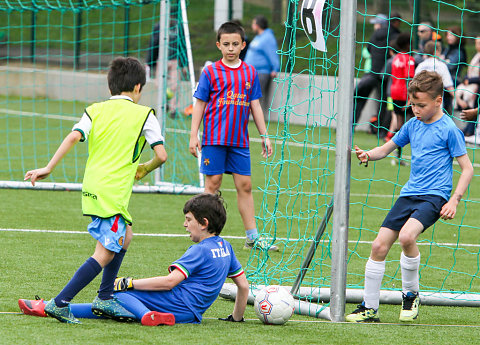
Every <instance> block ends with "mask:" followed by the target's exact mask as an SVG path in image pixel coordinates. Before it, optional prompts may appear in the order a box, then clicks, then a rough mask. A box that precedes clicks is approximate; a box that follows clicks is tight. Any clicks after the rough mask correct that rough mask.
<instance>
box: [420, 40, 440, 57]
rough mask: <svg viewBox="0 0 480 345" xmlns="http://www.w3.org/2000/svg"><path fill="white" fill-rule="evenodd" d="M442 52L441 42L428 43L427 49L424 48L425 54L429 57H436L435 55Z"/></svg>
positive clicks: (426, 44)
mask: <svg viewBox="0 0 480 345" xmlns="http://www.w3.org/2000/svg"><path fill="white" fill-rule="evenodd" d="M441 50H442V46H441V45H440V42H439V41H433V40H432V41H428V42H427V43H425V47H424V48H423V52H424V53H425V54H428V55H432V56H434V55H435V53H439V52H441Z"/></svg>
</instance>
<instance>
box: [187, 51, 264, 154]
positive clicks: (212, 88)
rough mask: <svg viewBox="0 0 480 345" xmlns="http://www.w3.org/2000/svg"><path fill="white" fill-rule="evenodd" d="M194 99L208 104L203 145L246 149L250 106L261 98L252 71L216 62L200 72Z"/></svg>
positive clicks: (243, 67) (241, 66)
mask: <svg viewBox="0 0 480 345" xmlns="http://www.w3.org/2000/svg"><path fill="white" fill-rule="evenodd" d="M193 97H195V98H197V99H200V100H202V101H204V102H206V103H207V105H206V107H205V112H204V114H203V139H202V145H224V146H235V147H248V146H249V137H248V119H249V116H250V102H251V101H254V100H256V99H259V98H260V97H262V91H261V89H260V82H259V81H258V74H257V71H256V70H255V68H253V67H252V66H250V65H248V64H246V63H245V62H242V63H241V64H240V66H239V67H237V68H231V67H229V66H227V65H225V64H224V63H223V62H222V61H221V60H220V61H217V62H215V63H213V64H211V65H209V66H207V67H205V68H204V69H203V71H202V74H201V75H200V79H199V81H198V86H197V89H196V90H195V93H194V95H193Z"/></svg>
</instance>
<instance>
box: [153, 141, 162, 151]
mask: <svg viewBox="0 0 480 345" xmlns="http://www.w3.org/2000/svg"><path fill="white" fill-rule="evenodd" d="M157 145H163V140H160V141H156V142H154V143H153V144H150V147H151V148H152V149H153V148H154V147H155V146H157Z"/></svg>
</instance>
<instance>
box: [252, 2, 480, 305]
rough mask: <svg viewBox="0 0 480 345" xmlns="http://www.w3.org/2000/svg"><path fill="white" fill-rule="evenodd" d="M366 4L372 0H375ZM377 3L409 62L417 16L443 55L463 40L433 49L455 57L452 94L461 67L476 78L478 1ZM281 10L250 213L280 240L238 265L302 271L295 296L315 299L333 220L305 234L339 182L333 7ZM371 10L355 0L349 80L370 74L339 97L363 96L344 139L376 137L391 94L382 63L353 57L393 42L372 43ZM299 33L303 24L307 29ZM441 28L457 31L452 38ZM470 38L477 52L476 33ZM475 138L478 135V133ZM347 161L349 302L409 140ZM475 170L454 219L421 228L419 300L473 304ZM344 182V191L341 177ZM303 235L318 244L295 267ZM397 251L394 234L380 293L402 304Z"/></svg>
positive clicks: (386, 49) (328, 258)
mask: <svg viewBox="0 0 480 345" xmlns="http://www.w3.org/2000/svg"><path fill="white" fill-rule="evenodd" d="M376 3H377V5H378V3H379V2H376ZM384 3H386V4H385V6H384V8H383V9H381V11H383V14H384V15H385V18H386V20H385V21H383V22H382V25H387V26H388V25H389V24H390V23H392V22H393V21H394V20H398V21H399V24H400V26H399V30H400V31H401V32H407V33H409V34H410V35H411V40H410V44H409V49H408V52H409V53H410V54H411V55H412V56H414V57H415V58H416V59H418V60H419V61H422V60H423V59H425V58H426V57H431V55H429V54H426V53H423V52H422V51H419V43H420V42H419V39H420V38H419V36H418V34H419V31H420V30H419V28H421V29H423V28H424V27H423V26H422V25H427V26H428V27H429V29H431V31H432V32H433V33H434V34H437V35H440V36H442V38H443V39H442V48H441V49H442V52H443V53H445V52H448V51H447V49H450V50H452V49H454V48H461V49H465V52H466V60H465V61H454V60H453V57H455V53H453V55H451V56H450V58H448V57H445V56H443V55H442V56H439V57H438V60H441V61H444V62H447V63H449V64H450V65H452V66H451V67H453V68H452V71H453V72H452V75H453V79H454V84H453V90H452V94H453V96H454V97H453V99H455V96H456V95H457V94H458V92H459V90H460V89H461V87H462V86H460V84H461V83H462V81H463V80H464V79H465V78H466V77H468V76H467V70H468V71H470V73H474V72H475V73H476V76H477V77H478V72H479V71H480V65H479V64H478V60H477V62H476V64H475V63H474V64H473V65H472V64H471V61H472V58H474V57H475V54H476V53H477V51H476V50H475V44H476V43H475V42H476V41H475V38H476V37H477V36H476V35H477V34H479V33H480V31H475V30H477V29H478V27H475V25H472V24H473V23H474V22H475V20H476V19H475V18H478V15H479V10H480V8H479V6H478V5H476V3H474V2H467V1H450V2H443V1H435V0H424V1H419V0H414V1H409V2H408V3H407V2H405V1H395V0H391V1H385V2H384ZM288 9H289V16H288V18H287V20H286V22H285V34H284V37H283V39H282V40H281V46H280V49H279V51H278V53H279V54H280V56H281V60H282V71H281V72H282V73H280V75H279V76H278V77H277V78H276V79H275V83H274V93H273V99H272V101H271V105H270V109H269V119H270V121H269V123H268V132H269V135H270V138H271V140H272V142H274V154H273V156H272V157H271V158H269V159H267V160H265V162H264V163H263V164H264V166H263V167H264V168H263V169H264V174H265V184H264V185H262V186H260V187H259V192H260V193H262V202H261V205H260V210H259V211H257V222H258V227H259V229H261V230H262V233H263V235H264V236H265V237H266V238H268V239H271V241H272V243H275V244H277V245H279V246H280V248H281V250H280V252H279V253H269V252H266V251H260V250H257V251H253V252H252V254H251V255H250V259H249V262H248V267H247V269H246V271H247V276H248V279H249V281H250V282H252V283H253V284H254V285H273V284H279V285H285V286H292V285H294V284H295V283H296V281H297V280H298V275H299V272H302V274H303V275H304V276H303V277H302V278H303V280H301V288H300V289H299V290H298V292H297V295H299V296H301V297H303V298H306V299H307V300H309V301H312V302H317V303H319V302H322V301H328V300H329V298H330V296H329V288H330V287H331V283H332V267H331V265H332V246H334V245H335V244H334V243H332V241H331V240H332V233H333V232H334V231H337V230H338V229H333V228H332V224H333V223H332V219H330V220H329V222H328V224H327V227H326V229H325V232H324V233H323V235H322V237H321V238H320V240H319V241H315V238H316V235H317V231H318V229H319V225H320V223H321V221H322V220H323V219H324V217H325V216H326V214H327V210H328V205H329V204H330V203H331V202H332V200H333V195H334V193H340V192H342V191H334V179H335V173H336V171H335V153H336V150H337V149H338V148H339V147H341V145H345V144H344V143H338V142H337V140H336V137H337V136H336V134H337V132H336V127H337V126H338V125H339V123H337V117H338V115H339V114H338V102H339V101H345V99H344V98H343V99H342V95H339V94H338V87H339V85H338V71H339V68H342V66H339V42H340V40H341V33H340V32H339V29H340V16H341V13H340V4H339V1H332V0H330V1H328V0H327V1H307V0H306V1H301V0H300V1H289V7H288ZM378 13H381V12H380V10H376V9H375V8H373V2H372V1H366V0H365V1H358V7H357V13H356V27H357V30H356V43H355V51H356V59H355V69H354V70H355V77H356V85H358V84H359V83H360V82H361V80H362V79H363V78H364V76H366V75H367V74H368V73H369V71H370V73H372V74H374V77H375V78H377V79H378V83H377V84H376V87H374V88H372V89H371V90H370V92H368V94H367V95H366V96H363V95H360V94H357V96H356V97H355V99H349V100H347V101H348V102H354V103H353V104H354V107H358V103H359V102H360V101H365V102H366V105H365V107H364V108H363V112H362V113H360V114H358V116H357V117H356V119H355V122H354V123H353V127H354V131H353V138H352V142H353V144H356V145H358V146H359V147H360V148H363V149H371V148H373V147H375V146H379V145H382V144H383V143H384V136H385V134H386V133H388V131H389V124H390V116H391V101H390V100H389V98H388V96H389V95H388V94H385V92H387V91H388V90H389V84H388V83H389V79H390V78H389V77H391V75H390V72H389V71H388V70H387V71H385V70H382V69H381V66H378V65H377V66H376V65H373V66H371V67H369V70H366V68H365V55H364V54H363V55H362V48H368V50H372V49H371V48H376V49H377V53H379V52H380V53H381V54H383V58H382V59H381V60H382V61H381V63H382V64H385V65H386V64H387V63H388V60H389V58H390V56H391V54H395V53H396V52H398V48H397V47H396V46H394V45H393V43H392V42H391V41H390V40H388V43H384V44H383V45H382V44H381V43H375V42H371V41H370V38H371V37H372V35H373V30H374V25H373V24H372V23H371V22H372V19H378V18H380V19H383V17H382V16H378V15H377V14H378ZM374 21H375V22H376V20H374ZM315 23H316V24H317V27H316V29H315V27H314V26H315ZM318 25H321V28H320V27H318ZM455 26H458V27H459V30H460V31H459V32H457V33H454V32H453V31H454V30H457V29H454V28H453V27H455ZM312 27H313V29H312ZM306 32H307V33H308V32H309V33H310V34H309V37H307V35H306ZM312 32H313V33H312ZM449 32H450V34H449ZM387 34H388V35H389V36H391V35H393V34H394V32H393V29H391V30H387ZM451 34H453V36H454V38H455V39H451V37H450V36H451ZM320 35H321V36H323V37H321V38H323V39H324V41H325V43H326V51H322V50H318V49H316V48H315V47H314V46H313V45H314V43H316V42H317V43H318V41H319V40H320V37H319V36H320ZM385 42H387V40H385ZM477 47H479V50H478V51H480V45H479V44H478V41H477ZM456 54H457V57H458V54H460V53H459V52H458V51H457V53H456ZM452 56H453V57H452ZM367 58H368V56H367ZM449 59H451V60H449ZM447 60H448V61H447ZM372 61H373V62H374V63H376V61H378V57H377V59H376V60H374V58H373V56H372ZM450 65H449V66H450ZM367 77H368V76H367ZM445 92H446V93H447V90H446V91H445ZM469 92H470V93H469V95H470V96H472V98H473V99H474V103H472V106H473V107H474V108H475V107H478V91H469ZM362 98H363V99H362ZM445 108H446V111H447V112H448V116H451V117H452V118H453V119H454V121H455V122H456V123H457V125H458V126H459V128H461V129H466V126H467V125H468V124H469V123H471V124H473V125H474V124H475V123H476V119H474V120H470V121H467V120H465V119H462V117H461V111H460V110H458V108H457V107H456V106H455V101H454V102H453V105H452V106H451V107H450V108H449V109H447V106H446V105H445ZM352 117H353V116H352ZM372 133H373V134H372ZM473 133H474V132H471V133H470V135H471V134H473ZM478 138H480V137H478ZM470 139H471V138H470ZM476 140H477V141H478V142H479V143H480V140H479V139H476ZM476 150H477V146H476V145H475V142H474V143H473V144H470V145H468V146H467V151H468V155H469V156H470V159H471V161H472V162H473V164H474V167H475V168H476V167H478V163H477V159H476ZM357 163H358V161H357V159H356V157H355V155H354V154H353V155H352V157H351V179H350V186H349V193H350V194H349V195H350V203H349V207H350V209H349V222H348V224H349V227H348V239H349V241H348V255H347V257H348V269H347V278H346V281H347V302H355V303H358V302H360V301H361V300H362V289H363V284H364V269H365V263H366V260H367V259H368V257H369V254H370V249H371V244H372V241H373V239H374V238H375V236H376V234H377V232H378V229H379V227H380V225H381V223H382V221H383V219H384V217H385V216H386V214H387V212H388V211H389V209H390V208H391V206H392V205H393V204H394V202H395V200H396V198H397V197H398V195H399V193H400V190H401V188H402V186H403V185H404V183H405V182H406V181H407V180H408V177H409V173H410V167H409V163H410V148H409V146H407V147H406V148H405V149H404V150H403V152H402V156H401V159H400V160H398V159H397V158H396V156H395V155H393V153H392V156H390V157H387V158H385V159H383V160H381V161H377V162H371V163H370V164H369V166H368V168H365V167H363V166H358V165H357ZM399 163H401V164H399ZM404 163H405V164H404ZM453 170H454V177H453V179H454V181H453V182H454V188H455V186H456V181H457V180H458V177H459V175H460V172H461V171H460V168H459V166H458V164H456V163H455V161H454V166H453ZM477 179H478V175H477V174H475V176H474V178H473V180H472V182H471V184H470V187H469V190H468V192H467V193H466V194H465V195H464V197H463V199H462V201H461V202H460V204H459V205H458V208H457V214H456V217H455V219H453V220H450V221H443V220H439V221H437V223H436V224H435V225H434V226H432V227H430V228H429V229H428V230H426V231H425V232H424V233H423V234H422V235H421V236H420V237H419V242H418V244H419V247H420V251H421V265H420V276H421V278H420V289H421V294H422V298H424V300H425V301H427V303H434V304H450V303H458V304H463V303H464V302H466V301H468V302H472V303H474V305H478V303H479V302H480V295H479V293H480V279H479V275H478V274H479V273H478V272H479V271H480V266H479V254H480V252H479V242H478V230H479V227H478V223H477V220H476V216H475V210H476V209H477V207H478V201H479V196H480V194H479V191H478V183H477V182H478V181H477ZM345 190H346V191H348V189H347V187H345ZM312 245H316V250H315V252H314V256H313V259H312V260H311V262H310V263H309V265H308V266H306V267H305V268H304V269H301V268H302V267H303V266H302V265H304V262H305V259H306V258H307V256H308V252H309V250H310V248H311V246H312ZM337 245H340V246H342V244H337ZM400 252H401V249H400V246H399V245H398V243H396V244H394V245H393V247H392V249H391V251H390V253H389V254H388V256H387V264H386V272H385V276H384V279H383V282H382V295H381V296H382V297H381V301H382V303H383V302H392V303H400V302H401V294H400V291H401V272H400V265H399V259H400ZM428 297H429V298H430V299H428ZM465 304H468V303H465ZM316 313H317V314H318V310H317V312H316Z"/></svg>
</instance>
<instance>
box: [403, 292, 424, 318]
mask: <svg viewBox="0 0 480 345" xmlns="http://www.w3.org/2000/svg"><path fill="white" fill-rule="evenodd" d="M419 305H420V296H419V295H418V292H416V293H414V292H407V293H406V294H404V293H403V292H402V310H400V318H399V319H400V321H404V322H411V321H414V320H415V319H416V318H417V317H418V306H419Z"/></svg>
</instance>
